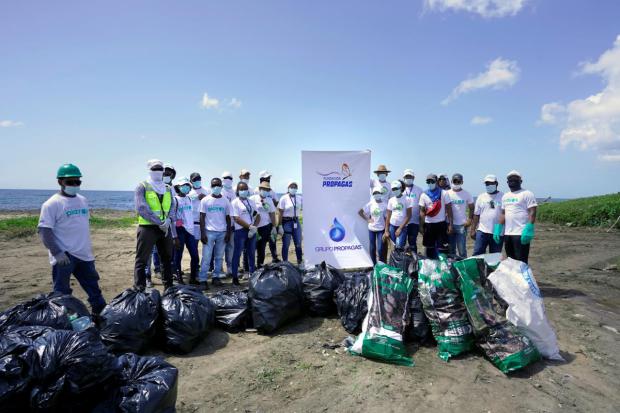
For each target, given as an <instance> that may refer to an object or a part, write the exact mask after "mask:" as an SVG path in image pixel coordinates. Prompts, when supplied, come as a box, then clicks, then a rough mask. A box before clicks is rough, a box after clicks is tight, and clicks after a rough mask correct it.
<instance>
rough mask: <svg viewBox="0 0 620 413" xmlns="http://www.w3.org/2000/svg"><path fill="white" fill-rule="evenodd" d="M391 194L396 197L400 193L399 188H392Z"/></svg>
mask: <svg viewBox="0 0 620 413" xmlns="http://www.w3.org/2000/svg"><path fill="white" fill-rule="evenodd" d="M392 194H394V196H395V197H397V198H398V197H399V196H400V194H401V192H400V189H392Z"/></svg>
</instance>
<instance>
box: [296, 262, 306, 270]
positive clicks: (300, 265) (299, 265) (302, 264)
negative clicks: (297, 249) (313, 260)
mask: <svg viewBox="0 0 620 413" xmlns="http://www.w3.org/2000/svg"><path fill="white" fill-rule="evenodd" d="M297 267H299V269H300V270H301V271H304V270H305V269H306V266H305V265H304V263H303V262H302V263H299V264H297Z"/></svg>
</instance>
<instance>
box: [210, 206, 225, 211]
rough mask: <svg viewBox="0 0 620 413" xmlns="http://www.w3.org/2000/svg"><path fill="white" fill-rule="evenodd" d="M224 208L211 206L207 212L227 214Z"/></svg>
mask: <svg viewBox="0 0 620 413" xmlns="http://www.w3.org/2000/svg"><path fill="white" fill-rule="evenodd" d="M225 211H226V210H225V209H224V207H221V206H210V207H207V212H225Z"/></svg>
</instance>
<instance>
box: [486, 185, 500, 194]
mask: <svg viewBox="0 0 620 413" xmlns="http://www.w3.org/2000/svg"><path fill="white" fill-rule="evenodd" d="M486 188H487V194H492V193H494V192H495V191H497V185H495V184H493V185H487V186H486Z"/></svg>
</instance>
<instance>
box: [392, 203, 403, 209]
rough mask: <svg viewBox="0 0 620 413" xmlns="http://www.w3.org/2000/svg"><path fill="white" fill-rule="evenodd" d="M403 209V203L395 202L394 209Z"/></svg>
mask: <svg viewBox="0 0 620 413" xmlns="http://www.w3.org/2000/svg"><path fill="white" fill-rule="evenodd" d="M402 210H403V204H401V203H398V204H396V206H395V207H394V211H402Z"/></svg>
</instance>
